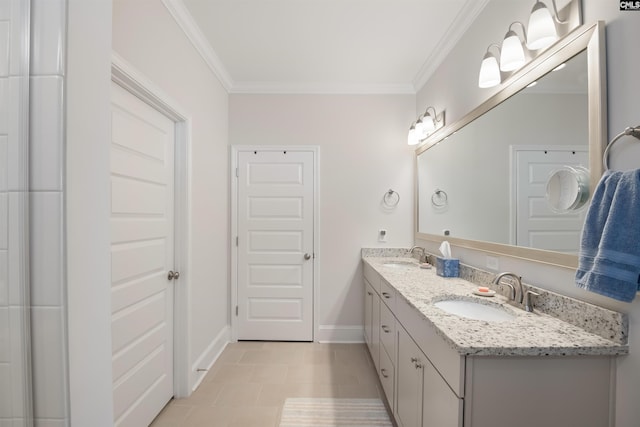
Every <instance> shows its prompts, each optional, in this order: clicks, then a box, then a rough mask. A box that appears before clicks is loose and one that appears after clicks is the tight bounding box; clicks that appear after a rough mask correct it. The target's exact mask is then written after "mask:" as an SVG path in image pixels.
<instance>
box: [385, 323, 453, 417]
mask: <svg viewBox="0 0 640 427" xmlns="http://www.w3.org/2000/svg"><path fill="white" fill-rule="evenodd" d="M397 379H398V382H397V387H398V388H397V405H396V420H397V421H398V424H399V425H400V426H402V427H410V426H422V427H461V426H462V399H460V398H458V396H456V394H455V393H453V391H452V390H451V389H450V388H449V386H448V385H447V383H446V381H445V380H444V379H443V378H442V377H441V376H440V374H439V373H438V371H437V370H436V368H435V367H434V366H433V365H432V364H431V362H430V361H429V358H428V357H427V356H426V355H425V354H424V353H423V352H422V350H420V347H418V345H417V344H416V343H415V342H414V341H413V339H412V338H411V337H410V336H409V334H408V333H407V331H406V330H405V329H404V328H403V327H402V326H398V376H397Z"/></svg>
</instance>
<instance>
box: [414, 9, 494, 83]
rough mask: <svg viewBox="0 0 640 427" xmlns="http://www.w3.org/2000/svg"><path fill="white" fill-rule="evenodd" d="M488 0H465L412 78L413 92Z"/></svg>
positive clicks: (440, 60)
mask: <svg viewBox="0 0 640 427" xmlns="http://www.w3.org/2000/svg"><path fill="white" fill-rule="evenodd" d="M488 3H489V0H467V1H466V3H465V4H464V5H463V6H462V8H461V9H460V12H458V15H457V16H456V18H455V19H454V20H453V22H452V23H451V25H450V26H449V29H447V32H446V33H445V34H444V35H443V36H442V38H441V39H440V41H439V42H438V44H437V45H436V47H435V48H434V49H433V51H431V55H429V57H428V58H427V59H426V61H424V64H423V65H422V67H420V71H418V74H416V76H415V77H414V78H413V87H414V91H415V92H419V91H420V89H422V87H423V86H424V85H425V84H426V83H427V81H428V80H429V79H430V78H431V76H432V75H433V73H434V72H435V71H436V70H437V69H438V67H439V66H440V64H442V61H444V59H445V58H446V57H447V55H449V53H450V52H451V51H452V50H453V48H454V47H455V46H456V44H457V43H458V41H460V39H461V38H462V36H463V35H464V33H465V32H466V31H467V30H468V29H469V27H470V26H471V24H473V22H474V21H475V20H476V18H477V17H478V15H480V12H482V11H483V10H484V8H485V6H486V5H487V4H488Z"/></svg>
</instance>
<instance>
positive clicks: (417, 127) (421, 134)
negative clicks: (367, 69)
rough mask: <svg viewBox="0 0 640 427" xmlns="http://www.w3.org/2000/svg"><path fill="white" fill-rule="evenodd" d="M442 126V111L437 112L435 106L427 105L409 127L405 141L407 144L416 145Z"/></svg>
mask: <svg viewBox="0 0 640 427" xmlns="http://www.w3.org/2000/svg"><path fill="white" fill-rule="evenodd" d="M443 126H444V111H442V112H441V113H440V114H437V113H436V109H435V108H433V107H427V109H426V110H425V112H424V114H422V115H421V116H420V117H418V120H417V121H415V122H414V123H413V124H412V125H411V127H410V128H409V135H408V136H407V143H408V144H409V145H417V144H419V143H421V142H422V141H424V140H425V139H426V138H427V137H428V136H429V135H431V134H432V133H433V132H435V131H436V130H438V129H440V128H441V127H443Z"/></svg>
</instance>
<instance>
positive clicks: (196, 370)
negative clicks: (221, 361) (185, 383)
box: [189, 325, 231, 392]
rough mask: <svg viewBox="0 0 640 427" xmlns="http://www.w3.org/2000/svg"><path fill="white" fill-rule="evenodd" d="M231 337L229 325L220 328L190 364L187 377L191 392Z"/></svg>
mask: <svg viewBox="0 0 640 427" xmlns="http://www.w3.org/2000/svg"><path fill="white" fill-rule="evenodd" d="M230 338H231V328H230V327H229V325H227V326H225V327H224V328H222V330H221V331H220V333H219V334H218V335H217V336H216V337H215V338H214V339H213V341H211V343H210V344H209V345H208V346H207V348H206V349H205V350H204V351H203V352H202V354H201V355H200V356H199V357H198V358H197V359H196V361H195V362H194V363H193V365H191V378H190V379H189V388H190V390H191V391H192V392H193V391H195V390H196V388H198V386H199V385H200V383H201V382H202V380H204V377H205V376H206V374H207V372H208V371H209V370H210V369H211V367H212V366H213V364H214V363H215V362H216V360H218V358H219V357H220V355H221V354H222V352H223V351H224V349H225V348H226V347H227V344H229V339H230Z"/></svg>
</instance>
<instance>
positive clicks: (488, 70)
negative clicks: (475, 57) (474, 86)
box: [478, 52, 502, 88]
mask: <svg viewBox="0 0 640 427" xmlns="http://www.w3.org/2000/svg"><path fill="white" fill-rule="evenodd" d="M501 80H502V79H501V77H500V67H498V59H497V58H496V56H495V55H494V54H493V53H491V52H487V53H485V55H484V58H482V64H481V65H480V75H479V76H478V87H481V88H488V87H493V86H497V85H499V84H500V81H501Z"/></svg>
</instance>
